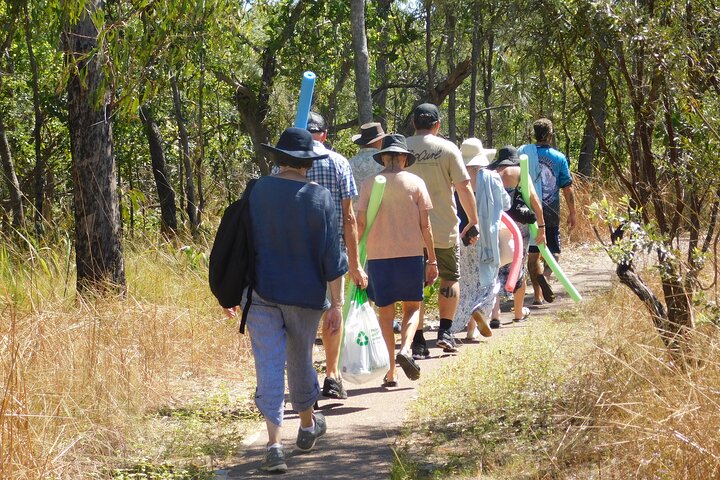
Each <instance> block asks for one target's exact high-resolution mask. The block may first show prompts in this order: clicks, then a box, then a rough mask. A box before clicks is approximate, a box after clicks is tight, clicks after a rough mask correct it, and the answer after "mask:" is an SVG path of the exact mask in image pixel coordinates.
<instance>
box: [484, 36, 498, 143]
mask: <svg viewBox="0 0 720 480" xmlns="http://www.w3.org/2000/svg"><path fill="white" fill-rule="evenodd" d="M494 52H495V35H494V34H493V32H492V30H490V31H488V32H487V52H486V53H487V56H486V57H485V63H484V68H483V101H484V103H485V110H486V111H485V138H484V139H483V144H485V145H486V146H487V148H492V146H493V143H494V140H493V127H492V110H493V109H492V92H493V88H494V82H493V68H492V67H493V55H494Z"/></svg>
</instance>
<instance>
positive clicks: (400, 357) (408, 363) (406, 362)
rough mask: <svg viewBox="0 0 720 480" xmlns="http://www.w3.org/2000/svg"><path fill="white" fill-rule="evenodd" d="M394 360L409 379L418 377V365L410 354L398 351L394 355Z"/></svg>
mask: <svg viewBox="0 0 720 480" xmlns="http://www.w3.org/2000/svg"><path fill="white" fill-rule="evenodd" d="M395 361H396V362H397V363H398V365H400V368H402V369H403V372H405V375H406V376H407V377H408V378H409V379H410V380H417V379H418V378H420V365H418V364H417V363H415V360H413V358H412V357H411V356H410V355H408V354H407V353H402V352H400V353H398V354H397V355H396V356H395Z"/></svg>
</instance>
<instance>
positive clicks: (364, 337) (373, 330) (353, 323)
mask: <svg viewBox="0 0 720 480" xmlns="http://www.w3.org/2000/svg"><path fill="white" fill-rule="evenodd" d="M389 369H390V357H389V355H388V350H387V346H386V345H385V340H384V339H383V336H382V331H381V330H380V324H379V323H378V319H377V317H376V316H375V311H374V310H373V308H372V306H371V305H370V302H368V300H367V293H365V291H364V290H358V291H357V293H356V295H355V297H354V298H353V299H352V303H351V304H350V310H349V311H348V315H347V319H346V320H345V334H344V336H343V345H342V352H341V354H340V371H341V372H342V378H343V380H347V381H348V382H350V383H355V384H358V385H359V384H362V383H368V382H372V381H374V380H380V379H381V378H382V377H383V375H385V374H386V373H387V371H388V370H389Z"/></svg>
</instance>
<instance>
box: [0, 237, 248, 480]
mask: <svg viewBox="0 0 720 480" xmlns="http://www.w3.org/2000/svg"><path fill="white" fill-rule="evenodd" d="M10 245H12V244H11V242H9V241H5V242H3V241H0V282H2V283H0V378H2V382H3V383H2V396H1V397H0V477H2V478H17V479H24V478H80V477H85V476H87V475H89V474H90V473H92V472H96V471H100V470H102V469H104V468H106V467H110V466H116V465H122V464H123V462H124V461H126V460H127V459H129V458H133V455H136V454H137V453H138V452H137V446H138V444H141V443H142V442H143V439H144V438H146V437H148V436H151V435H152V432H149V431H147V428H148V422H147V419H148V418H149V417H151V416H152V415H153V414H154V413H155V412H156V411H157V410H158V409H159V408H161V407H166V406H172V405H177V404H182V403H183V402H188V401H194V400H197V398H198V397H202V396H203V395H210V393H209V392H211V391H212V388H211V387H213V386H216V385H217V384H219V383H223V382H227V383H228V384H231V385H233V386H239V387H241V389H242V388H245V389H249V388H250V387H249V384H251V383H252V382H253V381H254V379H253V378H252V377H253V369H252V367H251V364H250V355H249V352H248V345H247V343H246V342H247V340H246V339H245V338H241V337H239V335H238V334H237V327H236V324H235V322H234V321H229V320H228V319H226V318H225V317H224V315H223V313H222V311H221V310H220V309H219V308H218V307H217V305H216V303H215V302H214V298H213V297H212V295H211V294H210V292H209V289H208V288H207V281H206V278H207V270H206V266H205V261H204V257H203V254H202V252H199V251H197V250H195V249H192V248H188V249H178V248H176V247H174V246H173V245H172V244H168V243H156V242H155V241H154V240H151V239H146V240H143V241H138V242H135V243H134V244H133V245H132V246H130V247H129V248H128V247H127V246H126V251H125V259H126V274H127V283H128V289H129V294H128V296H127V298H124V299H123V298H118V299H82V298H78V297H76V295H75V289H74V281H75V280H74V277H73V259H72V252H71V250H70V249H69V241H67V240H66V241H65V242H63V241H59V242H55V245H52V246H51V245H39V244H33V243H32V242H31V241H29V240H28V241H27V242H26V243H25V244H24V245H21V246H20V247H10ZM141 453H142V452H141ZM201 460H203V459H202V458H201Z"/></svg>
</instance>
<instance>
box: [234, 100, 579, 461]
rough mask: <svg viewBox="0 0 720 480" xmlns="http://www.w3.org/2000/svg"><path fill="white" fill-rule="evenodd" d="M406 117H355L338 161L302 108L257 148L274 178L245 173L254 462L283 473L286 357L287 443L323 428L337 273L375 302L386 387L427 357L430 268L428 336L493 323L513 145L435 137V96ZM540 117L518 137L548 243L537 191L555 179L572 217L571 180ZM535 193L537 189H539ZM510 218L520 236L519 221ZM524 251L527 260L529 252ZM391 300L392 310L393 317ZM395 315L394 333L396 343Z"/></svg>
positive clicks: (337, 392) (518, 300) (555, 237)
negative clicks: (262, 429) (349, 142)
mask: <svg viewBox="0 0 720 480" xmlns="http://www.w3.org/2000/svg"><path fill="white" fill-rule="evenodd" d="M412 119H413V124H414V128H415V134H414V135H413V136H411V137H408V138H405V137H404V136H403V135H399V134H385V132H384V131H383V129H382V127H381V125H380V124H379V123H369V124H365V125H363V126H362V127H361V130H360V134H358V135H355V136H354V137H353V141H354V142H355V143H356V144H357V145H359V146H360V151H359V152H358V154H357V155H356V156H354V157H353V158H351V159H350V160H349V161H348V160H346V159H345V158H344V157H342V156H341V155H339V154H338V153H336V152H334V151H331V150H329V149H327V148H326V147H325V146H324V141H325V139H326V137H327V132H328V125H327V123H326V122H325V120H324V119H323V117H322V116H321V115H319V114H317V113H315V112H311V113H310V116H309V118H308V124H307V128H306V129H299V128H288V129H286V130H285V131H284V132H283V133H282V134H281V135H280V138H279V140H278V142H277V143H276V144H275V145H274V146H273V145H269V144H268V145H264V146H263V147H264V148H265V150H266V152H267V153H268V155H269V157H270V158H271V159H272V160H273V162H274V164H275V168H274V170H273V174H272V175H269V176H266V177H262V178H260V179H259V180H258V181H257V183H256V184H255V186H254V188H253V190H252V192H251V194H250V195H249V198H248V202H249V211H250V220H251V231H252V235H253V241H254V245H255V276H256V278H255V281H254V290H253V293H252V294H253V300H252V304H251V306H250V308H249V312H248V317H247V327H248V331H249V335H250V339H251V344H252V350H253V355H254V358H255V364H256V376H257V389H256V393H255V402H256V404H257V406H258V409H259V410H260V412H261V413H262V415H263V417H264V418H265V421H266V426H267V431H268V445H267V452H266V454H265V458H264V460H263V464H262V469H263V470H266V471H274V472H283V471H286V470H287V464H286V462H285V453H284V448H283V446H282V442H281V430H280V428H281V425H282V419H283V408H284V394H285V365H287V379H288V387H289V392H290V393H289V400H290V402H291V403H292V406H293V409H294V410H295V411H297V412H298V414H299V417H300V428H299V431H298V435H297V440H296V446H297V448H298V449H299V450H301V451H307V450H310V449H312V448H313V446H314V444H315V441H316V439H317V438H319V437H320V436H322V435H323V434H324V433H325V431H326V425H325V419H324V417H323V415H322V414H321V413H319V412H314V411H313V405H315V402H316V400H317V399H318V398H319V396H320V395H321V393H322V395H323V396H326V397H331V398H340V399H342V398H347V392H346V391H345V387H344V385H343V383H342V378H341V375H340V372H339V367H338V361H339V354H340V344H341V341H342V305H343V302H344V283H343V278H344V276H345V274H346V273H348V274H349V277H350V281H352V282H353V283H355V284H356V285H357V286H358V287H359V288H363V289H364V288H367V292H368V296H369V298H370V299H371V300H372V301H373V302H374V303H375V305H376V307H377V311H378V314H379V315H378V316H379V323H380V328H381V331H382V333H383V338H384V340H385V343H386V345H387V348H388V352H389V354H390V359H391V362H390V368H389V370H388V371H387V374H386V375H385V378H384V380H383V384H382V385H383V386H385V387H394V386H397V385H398V376H397V368H396V362H397V365H399V366H400V368H402V369H403V371H404V373H405V374H406V376H407V377H408V378H409V379H411V380H416V379H418V378H419V377H420V366H419V364H418V362H417V361H418V360H421V359H424V358H427V357H428V356H429V355H430V351H429V349H428V345H427V342H426V339H425V337H424V333H423V327H424V325H423V323H424V312H423V291H424V287H425V286H427V285H431V284H433V283H434V282H435V281H436V279H439V285H438V289H437V290H438V292H439V296H438V308H439V316H440V326H439V330H438V333H437V340H436V346H437V347H440V348H442V349H443V350H444V351H446V352H455V351H456V350H457V344H456V342H455V338H454V335H453V334H454V333H456V332H458V331H460V330H462V329H464V328H466V327H467V329H468V336H469V337H470V338H475V337H476V335H478V334H480V335H483V336H491V335H492V329H493V328H498V327H500V323H499V311H498V307H497V305H498V304H499V302H498V301H497V300H496V297H497V295H498V291H499V285H500V282H499V281H498V275H503V274H504V275H507V272H503V270H502V269H501V260H500V249H499V235H500V233H499V232H500V223H501V222H500V214H501V212H502V211H504V210H507V209H508V208H510V206H511V200H512V199H513V197H514V193H515V190H516V189H518V188H519V180H520V167H519V161H518V154H517V151H516V150H515V149H514V148H513V147H510V146H508V147H503V148H502V149H500V150H499V151H496V150H494V149H485V148H483V146H482V142H481V141H480V140H479V139H475V138H471V139H467V140H465V142H463V144H462V145H461V147H460V148H458V147H457V146H456V145H455V144H453V143H452V142H450V141H448V140H445V139H444V138H442V137H441V136H440V135H439V131H440V112H439V110H438V108H437V106H435V105H433V104H428V103H426V104H422V105H419V106H417V107H416V108H415V109H414V111H413V115H412ZM538 122H540V123H538ZM538 122H535V126H534V128H535V134H536V139H537V141H538V144H537V145H533V146H532V147H535V148H531V146H524V147H523V149H524V150H525V153H528V155H529V156H530V157H531V161H530V165H531V168H530V170H531V176H532V179H533V184H534V186H531V188H530V190H531V192H530V198H531V205H530V207H531V209H532V210H533V211H534V213H535V217H536V219H537V222H538V227H539V230H538V235H537V237H536V238H535V241H536V243H537V244H542V243H545V242H547V245H548V247H550V249H551V250H552V251H553V253H555V254H559V253H560V243H559V229H557V230H551V229H550V225H549V223H548V222H549V220H550V218H551V215H548V214H547V213H546V212H547V210H546V209H544V208H543V199H544V198H545V195H544V194H545V191H547V192H548V193H550V192H551V191H552V190H553V189H554V190H555V194H556V196H557V190H558V189H562V191H563V194H564V196H565V199H566V201H567V204H568V207H569V210H570V217H569V219H570V218H572V223H571V226H572V224H574V216H575V211H574V199H573V195H572V179H571V177H570V174H569V170H568V168H567V160H565V157H564V156H563V155H562V154H561V153H560V152H558V151H557V150H555V149H553V148H552V147H550V146H549V143H550V141H551V140H552V124H551V123H550V122H549V120H546V119H542V122H541V121H538ZM538 125H542V128H545V127H547V126H548V125H549V131H547V132H546V131H545V130H542V128H541V130H542V131H540V133H541V134H542V135H540V136H539V130H538V128H539V127H538ZM543 132H544V133H543ZM563 161H564V164H563ZM548 168H550V170H551V171H550V173H548V172H546V170H547V169H548ZM378 174H380V175H382V176H384V177H385V179H386V184H385V190H384V194H383V198H382V203H381V207H380V209H379V211H378V213H377V216H376V218H375V221H374V224H373V226H372V228H371V229H370V231H369V232H368V236H367V245H366V247H367V259H368V260H367V265H366V269H365V267H364V266H363V265H361V264H360V260H359V256H358V239H359V238H362V236H363V234H364V233H365V229H366V228H367V211H368V206H369V201H370V194H371V190H372V187H373V184H374V178H375V176H376V175H378ZM550 182H554V187H553V188H550ZM358 186H359V191H358ZM536 191H537V192H538V193H539V192H542V194H543V197H542V199H541V197H540V196H539V195H538V193H536ZM550 197H551V195H548V198H550ZM552 200H553V201H554V199H552ZM353 202H355V203H353ZM553 205H555V204H553ZM557 207H558V208H557V210H556V211H557V212H558V214H557V215H553V216H552V219H553V220H557V222H556V225H554V226H555V227H556V226H559V197H557ZM356 212H357V213H356ZM458 214H460V215H458ZM460 217H462V219H463V221H462V222H461V218H460ZM569 223H570V221H569ZM543 227H544V228H545V230H543ZM521 229H522V231H523V237H524V240H525V242H524V244H528V243H529V242H528V240H530V239H529V234H528V230H527V227H523V226H521ZM461 243H462V244H463V246H461V245H460V244H461ZM529 260H530V264H532V261H533V257H532V253H531V254H530V258H529ZM536 260H537V259H536ZM530 275H531V277H532V282H533V287H535V286H536V284H537V285H541V287H542V288H540V289H539V291H538V292H537V294H536V296H535V300H536V301H537V302H541V301H552V300H553V298H554V296H553V295H552V291H551V288H550V286H549V284H548V282H547V280H546V278H545V277H544V276H543V273H542V272H541V268H540V267H539V265H535V266H533V265H530ZM533 275H539V276H540V277H542V278H543V280H545V282H544V283H543V281H542V280H538V279H537V278H536V277H534V276H533ZM515 290H516V293H515V307H516V308H515V319H516V320H521V319H522V318H524V317H525V316H526V313H525V310H524V307H523V306H522V302H523V297H524V291H525V280H524V276H521V278H520V279H518V283H517V285H516V289H515ZM398 302H399V303H401V306H402V317H401V320H400V322H395V312H396V310H395V308H396V304H397V303H398ZM518 309H519V310H518ZM321 322H322V325H320V323H321ZM397 323H399V330H400V331H399V333H400V334H401V340H400V348H399V350H398V351H397V353H396V351H395V332H394V324H397ZM318 328H320V330H321V336H322V340H323V345H324V347H325V353H326V378H325V380H324V383H323V386H322V389H321V388H320V385H319V382H318V379H317V373H316V371H315V369H314V367H313V362H312V351H313V344H314V341H315V337H316V334H317V331H318ZM393 359H394V360H395V361H393Z"/></svg>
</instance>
